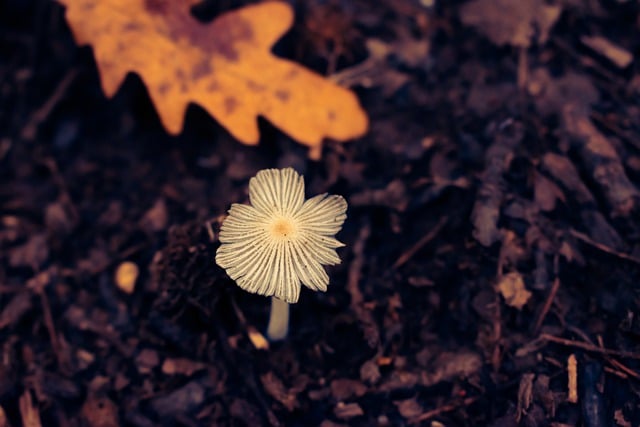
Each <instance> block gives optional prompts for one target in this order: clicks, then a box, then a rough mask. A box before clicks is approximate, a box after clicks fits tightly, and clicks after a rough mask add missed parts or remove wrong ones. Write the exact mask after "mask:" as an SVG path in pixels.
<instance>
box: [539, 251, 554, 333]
mask: <svg viewBox="0 0 640 427" xmlns="http://www.w3.org/2000/svg"><path fill="white" fill-rule="evenodd" d="M558 258H559V257H558V255H556V256H555V257H554V259H553V274H554V275H555V279H553V285H552V286H551V290H550V291H549V295H548V296H547V300H546V301H545V302H544V306H543V307H542V310H541V311H540V314H539V315H538V318H537V319H536V323H535V326H534V327H533V333H534V334H537V333H538V331H539V330H540V327H541V326H542V322H544V319H545V317H547V313H549V310H550V309H551V305H552V304H553V301H554V300H555V298H556V294H557V293H558V289H560V278H559V277H558V262H559V261H558Z"/></svg>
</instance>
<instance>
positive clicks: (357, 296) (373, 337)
mask: <svg viewBox="0 0 640 427" xmlns="http://www.w3.org/2000/svg"><path fill="white" fill-rule="evenodd" d="M370 234H371V225H370V224H369V222H368V221H367V222H365V223H364V225H362V227H361V228H360V233H359V234H358V238H357V239H356V242H355V244H354V245H353V254H354V259H353V261H352V262H351V265H350V266H349V274H348V278H347V290H348V291H349V294H350V295H351V309H352V310H353V311H354V313H355V314H356V316H357V317H358V320H360V323H361V326H362V330H363V333H364V337H365V339H366V340H367V344H369V346H370V347H371V348H377V347H378V346H379V345H380V332H379V331H378V328H377V326H376V323H375V320H374V319H373V316H372V315H371V312H370V311H369V310H367V309H366V308H365V307H364V297H363V296H362V292H360V276H361V275H362V267H363V266H364V261H365V260H364V247H365V245H366V242H367V239H369V235H370Z"/></svg>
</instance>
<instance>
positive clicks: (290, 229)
mask: <svg viewBox="0 0 640 427" xmlns="http://www.w3.org/2000/svg"><path fill="white" fill-rule="evenodd" d="M296 229H297V227H296V224H295V222H294V221H293V220H292V219H291V218H283V217H281V218H278V219H276V220H275V221H273V222H272V223H271V227H270V230H269V231H271V235H272V236H273V237H274V238H276V239H287V240H288V239H290V238H292V237H293V235H294V234H295V232H296Z"/></svg>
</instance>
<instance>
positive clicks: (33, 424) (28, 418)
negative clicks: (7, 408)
mask: <svg viewBox="0 0 640 427" xmlns="http://www.w3.org/2000/svg"><path fill="white" fill-rule="evenodd" d="M19 404H20V416H21V417H22V425H23V427H42V423H41V422H40V412H38V408H37V407H36V405H35V403H34V402H33V398H32V397H31V391H29V390H25V391H24V393H23V394H22V396H20V402H19Z"/></svg>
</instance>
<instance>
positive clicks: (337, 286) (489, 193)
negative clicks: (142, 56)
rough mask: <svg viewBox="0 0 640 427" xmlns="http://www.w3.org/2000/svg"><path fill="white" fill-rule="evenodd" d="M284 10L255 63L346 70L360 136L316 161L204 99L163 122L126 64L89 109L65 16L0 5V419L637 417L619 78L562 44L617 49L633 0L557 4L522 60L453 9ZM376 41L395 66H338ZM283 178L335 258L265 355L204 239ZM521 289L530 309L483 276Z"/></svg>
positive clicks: (633, 137)
mask: <svg viewBox="0 0 640 427" xmlns="http://www.w3.org/2000/svg"><path fill="white" fill-rule="evenodd" d="M246 3H250V2H230V1H226V2H224V1H220V2H216V1H207V2H204V3H203V4H201V5H199V6H197V7H195V8H194V9H193V13H194V15H195V16H197V17H198V18H199V19H200V20H202V21H203V22H207V21H210V20H212V19H214V18H215V17H216V16H218V15H219V14H220V13H223V12H224V11H227V10H230V9H232V8H235V7H240V6H241V5H242V4H246ZM292 4H293V5H294V7H295V10H296V22H295V25H294V27H293V28H292V30H291V31H290V32H289V33H287V35H286V36H285V37H284V38H283V39H282V40H280V41H279V42H278V44H277V45H276V46H275V48H274V51H275V52H276V53H277V54H278V55H279V56H282V57H285V58H288V59H291V60H294V61H296V62H299V63H302V64H303V65H305V66H307V67H309V68H311V69H313V70H315V71H317V72H318V73H321V74H324V75H329V74H334V77H335V73H338V74H337V75H338V76H339V77H340V79H339V80H340V81H342V82H343V84H348V85H350V86H352V88H353V90H354V91H355V92H356V93H357V94H358V96H359V97H360V100H361V103H362V105H363V107H364V109H365V110H366V111H367V113H368V114H369V118H370V123H371V124H370V131H369V133H368V134H367V135H366V136H364V137H362V138H360V139H358V140H356V141H351V142H347V143H344V144H342V143H337V142H332V141H328V142H327V144H326V145H325V148H324V153H323V158H322V160H321V161H319V162H313V161H310V160H308V159H307V152H306V151H307V150H306V148H305V147H304V146H301V145H299V144H297V143H296V142H295V141H292V140H291V139H290V138H288V137H287V136H286V135H284V134H283V133H281V132H280V131H279V130H278V129H276V128H274V127H273V126H272V125H270V124H269V123H267V122H266V121H261V123H260V127H261V135H262V136H261V141H260V145H259V146H257V147H246V146H243V145H241V144H239V143H238V142H236V141H234V140H233V138H232V137H230V135H229V134H228V133H227V132H226V131H225V130H224V129H223V128H222V127H221V126H220V125H218V124H217V123H216V122H215V120H214V119H212V118H211V117H209V116H208V115H207V114H206V113H205V112H204V111H202V110H201V109H200V108H199V107H197V106H191V107H190V108H189V109H188V111H187V113H186V124H185V128H184V131H183V133H182V134H180V135H179V136H176V137H172V136H169V135H167V134H166V133H165V131H164V130H163V128H162V126H161V124H160V122H159V119H158V116H157V115H156V113H155V110H154V106H153V105H152V103H151V101H150V99H149V97H148V95H147V92H146V90H145V87H144V84H143V82H142V80H141V79H140V78H139V77H137V76H134V75H130V76H129V77H128V78H127V80H126V82H125V83H124V85H123V86H122V88H121V89H120V90H119V92H118V93H117V94H116V96H115V97H114V98H113V99H106V98H105V96H104V95H103V94H102V92H101V89H100V85H99V74H98V70H97V68H96V64H95V62H94V60H93V57H92V52H91V49H90V48H89V47H86V46H85V47H78V46H76V45H75V43H74V41H73V38H72V36H71V33H70V30H69V28H68V27H67V24H66V22H65V20H64V10H63V8H62V7H61V6H60V5H58V4H56V3H55V2H51V1H48V0H32V1H27V0H3V1H1V2H0V355H1V357H0V407H1V408H3V409H4V411H5V413H6V416H7V417H8V422H9V423H10V424H9V425H12V426H20V425H25V426H30V427H31V426H38V425H43V426H82V425H88V426H117V425H127V426H174V425H175V426H200V425H203V426H205V425H206V426H208V425H247V426H258V425H269V424H273V425H276V424H280V425H299V426H310V425H322V426H324V427H330V426H337V425H362V426H365V425H393V426H403V425H425V426H435V425H446V426H481V425H492V426H515V425H526V426H551V425H556V426H560V425H569V426H578V425H581V426H582V425H584V426H636V425H638V424H639V423H640V407H639V406H638V402H640V396H639V394H640V383H639V380H640V362H639V360H640V348H639V347H640V345H639V344H640V341H639V339H640V320H639V319H638V308H639V307H640V292H639V288H638V283H639V279H640V275H639V270H640V269H639V264H640V221H639V220H638V218H639V217H640V216H639V215H638V203H639V200H638V194H639V193H638V191H639V190H638V186H639V184H640V143H639V141H640V109H639V106H638V100H639V99H640V98H639V95H640V93H639V89H640V84H639V82H640V80H639V79H638V75H639V74H638V72H639V68H638V64H637V63H636V62H635V61H634V62H633V63H631V64H630V65H627V66H618V65H615V64H614V63H613V62H612V61H610V60H609V59H608V56H607V52H597V51H594V50H593V49H590V48H589V47H588V46H586V45H585V43H584V41H583V40H582V39H581V38H582V37H583V36H597V37H602V38H604V39H606V40H609V41H610V42H612V43H615V44H617V45H619V46H620V47H622V48H623V49H625V50H626V51H628V52H629V53H631V54H632V55H634V56H637V54H638V53H639V52H640V38H638V31H639V30H640V20H639V18H638V9H639V6H638V3H637V2H635V1H600V2H599V1H595V0H590V1H584V2H580V1H570V0H567V1H564V2H557V3H556V4H557V5H559V6H560V7H562V14H561V15H560V17H559V19H558V20H557V22H556V23H555V25H554V26H553V29H552V30H551V32H550V35H549V38H548V40H544V41H540V42H535V41H533V42H531V46H529V47H526V48H520V47H517V46H511V45H509V44H506V45H501V46H497V45H496V44H494V42H492V41H491V39H488V38H486V37H485V35H484V34H485V33H486V32H487V28H484V29H483V28H478V27H476V28H472V27H471V26H468V25H464V24H463V23H462V21H463V20H461V15H462V10H463V8H464V6H462V2H457V1H456V2H444V1H441V2H436V4H435V5H433V6H425V5H422V4H420V3H419V2H418V1H411V0H382V1H377V2H371V1H358V0H353V1H346V0H345V1H340V0H331V1H321V0H311V1H305V2H302V1H299V2H293V3H292ZM496 19H497V20H498V22H502V21H504V22H517V21H518V19H520V18H518V16H510V15H509V14H508V13H507V12H504V13H502V15H501V16H497V17H496ZM496 25H498V26H499V24H496ZM537 30H539V28H538V29H537ZM535 31H536V28H535V26H534V33H535ZM534 38H535V37H534ZM371 40H378V41H381V42H383V43H384V46H386V47H387V48H388V49H389V50H388V52H387V54H385V55H382V56H381V57H380V58H378V59H377V60H376V61H373V62H369V63H367V64H369V66H368V67H365V68H364V74H358V75H354V74H349V70H353V67H357V66H361V64H363V63H364V62H365V61H367V60H369V59H371V58H372V55H371V54H370V50H368V48H367V43H369V42H371ZM494 41H495V40H494ZM368 58H369V59H368ZM523 60H526V61H524V62H523ZM523 71H527V72H528V74H527V76H526V78H525V79H524V80H522V79H521V85H520V87H518V84H517V81H518V75H519V73H522V72H523ZM573 119H575V120H576V121H577V122H579V124H580V125H581V126H582V127H580V126H576V125H575V123H574V122H572V121H571V120H573ZM603 146H606V147H609V148H610V149H613V151H614V155H613V156H611V155H603V154H602V151H601V150H602V147H603ZM285 166H293V167H295V168H296V169H297V170H298V171H299V172H300V173H302V174H304V176H305V181H306V184H307V195H315V194H318V193H321V192H330V193H333V194H341V195H343V196H344V197H345V198H346V199H347V201H348V202H349V211H348V215H349V218H348V219H347V222H346V223H345V226H344V228H343V231H342V232H340V233H339V234H338V238H339V239H340V240H341V241H343V242H345V243H346V247H345V248H343V249H340V250H339V251H338V252H339V254H340V256H341V257H342V259H343V263H342V264H341V265H339V266H336V267H332V268H330V269H329V274H330V277H331V284H330V286H329V290H328V292H327V293H326V294H314V293H311V292H308V291H307V290H304V291H303V292H302V295H301V298H300V302H299V303H298V304H296V305H294V306H292V319H291V326H290V336H289V338H288V339H287V340H286V341H285V342H282V343H272V344H271V346H270V348H269V350H258V349H256V348H255V345H254V343H253V342H252V341H251V339H250V336H251V333H255V331H260V330H263V329H264V327H265V325H266V321H267V316H268V310H269V300H268V299H267V298H263V297H259V296H254V295H250V294H247V293H245V292H243V291H242V290H240V289H239V288H237V286H235V285H234V284H233V282H232V281H230V279H229V278H228V277H227V276H226V274H225V273H224V271H222V270H221V269H220V268H219V267H217V266H216V265H215V262H214V254H215V250H216V248H217V246H218V242H217V237H216V236H217V235H216V231H217V229H218V227H219V221H220V219H221V215H223V214H224V213H225V212H226V210H227V209H228V207H229V206H230V204H231V203H234V202H240V203H244V202H246V201H247V183H248V180H249V178H250V177H252V176H253V175H255V173H256V172H257V171H258V170H260V169H263V168H266V167H285ZM126 261H130V262H133V263H135V264H136V265H137V267H138V268H139V277H138V279H137V281H136V287H135V291H134V292H133V293H132V294H127V293H125V292H123V291H121V290H120V289H119V288H118V283H117V282H118V280H117V278H116V276H115V272H116V270H117V268H118V266H120V265H121V263H123V262H126ZM514 278H515V279H518V278H522V280H523V282H524V284H525V285H526V288H527V289H528V290H529V291H530V292H531V293H532V295H531V297H530V298H529V299H528V301H527V302H526V304H525V305H524V306H523V307H522V309H518V308H515V307H513V306H511V305H510V304H509V302H508V300H506V299H505V298H504V291H503V292H501V291H500V289H501V288H500V287H499V286H498V285H499V284H501V283H502V284H503V285H505V286H507V287H508V285H509V283H512V282H505V280H508V279H514ZM515 281H516V282H517V280H515ZM252 331H253V332H252ZM571 354H573V355H574V356H575V357H576V360H577V363H578V370H577V375H578V388H577V391H578V397H579V398H578V401H577V403H570V402H568V401H567V392H568V391H567V359H568V357H569V356H570V355H571ZM34 416H38V417H40V420H41V423H40V424H38V423H37V420H36V421H34V418H33V417H34ZM436 421H437V422H440V423H442V424H435V422H436ZM3 425H6V424H2V421H1V417H0V426H3Z"/></svg>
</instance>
